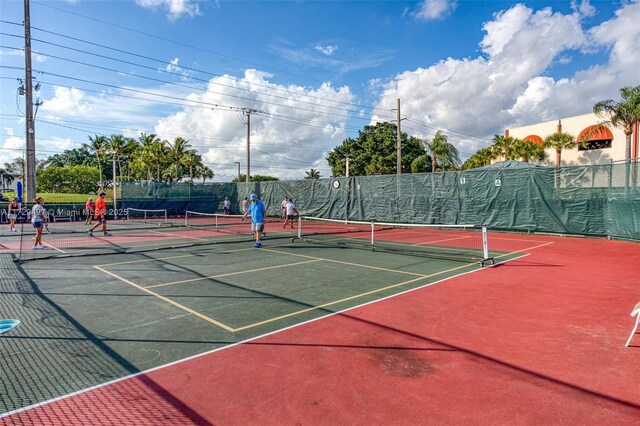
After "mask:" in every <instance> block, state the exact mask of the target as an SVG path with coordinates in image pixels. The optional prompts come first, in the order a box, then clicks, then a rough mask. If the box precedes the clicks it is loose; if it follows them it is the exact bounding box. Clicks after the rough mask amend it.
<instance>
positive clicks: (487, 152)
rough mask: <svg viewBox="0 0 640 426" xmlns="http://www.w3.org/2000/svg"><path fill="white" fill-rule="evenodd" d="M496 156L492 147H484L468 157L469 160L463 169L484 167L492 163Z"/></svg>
mask: <svg viewBox="0 0 640 426" xmlns="http://www.w3.org/2000/svg"><path fill="white" fill-rule="evenodd" d="M493 158H494V155H493V150H492V149H491V147H487V148H482V149H481V150H479V151H478V152H476V153H475V154H473V155H472V156H471V157H469V158H467V161H465V162H464V164H463V165H462V169H463V170H467V169H475V168H476V167H484V166H488V165H489V164H491V160H492V159H493Z"/></svg>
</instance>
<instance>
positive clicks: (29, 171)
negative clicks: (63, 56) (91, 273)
mask: <svg viewBox="0 0 640 426" xmlns="http://www.w3.org/2000/svg"><path fill="white" fill-rule="evenodd" d="M24 69H25V102H26V108H25V122H26V135H25V138H26V145H27V152H26V154H27V161H26V165H25V167H26V173H25V176H24V178H25V180H26V188H25V189H26V197H25V200H32V199H34V198H35V197H36V130H35V122H34V117H33V82H32V77H31V18H30V12H29V0H24ZM27 197H28V198H27Z"/></svg>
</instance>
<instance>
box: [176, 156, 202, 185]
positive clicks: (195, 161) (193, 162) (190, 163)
mask: <svg viewBox="0 0 640 426" xmlns="http://www.w3.org/2000/svg"><path fill="white" fill-rule="evenodd" d="M180 162H181V164H182V165H183V166H185V167H188V168H189V180H190V181H191V182H193V178H194V173H193V172H194V170H196V171H197V170H198V167H199V166H200V165H202V157H201V156H200V154H198V153H197V152H196V151H195V150H189V151H187V152H186V153H185V154H184V155H183V156H182V159H181V160H180Z"/></svg>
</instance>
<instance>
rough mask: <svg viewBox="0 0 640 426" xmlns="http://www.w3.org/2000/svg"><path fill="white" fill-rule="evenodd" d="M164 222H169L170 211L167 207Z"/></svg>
mask: <svg viewBox="0 0 640 426" xmlns="http://www.w3.org/2000/svg"><path fill="white" fill-rule="evenodd" d="M164 223H165V224H166V223H169V211H168V210H167V209H165V210H164Z"/></svg>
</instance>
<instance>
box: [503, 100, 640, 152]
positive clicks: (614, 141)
mask: <svg viewBox="0 0 640 426" xmlns="http://www.w3.org/2000/svg"><path fill="white" fill-rule="evenodd" d="M602 121H603V120H602V119H601V118H599V117H598V116H596V115H595V114H593V113H589V114H584V115H578V116H575V117H568V118H562V119H559V120H551V121H545V122H543V123H538V124H532V125H529V126H522V127H516V128H513V129H506V130H505V136H512V137H514V138H518V139H523V140H529V141H531V142H534V143H538V144H542V143H543V141H544V139H545V138H546V137H547V136H549V135H551V134H553V133H555V132H558V131H561V132H566V133H569V134H571V135H572V136H573V137H574V138H576V141H581V140H582V138H583V137H584V136H585V135H586V136H587V141H586V142H584V143H582V144H580V143H579V144H578V145H577V146H576V147H575V148H573V149H563V150H562V165H577V164H603V163H609V162H611V161H621V160H624V159H625V147H626V136H625V134H624V131H623V129H622V128H613V129H601V130H599V131H597V128H596V127H595V126H596V125H597V124H598V123H601V122H602ZM638 149H639V148H638V123H636V124H635V126H634V129H633V134H632V135H631V158H636V159H637V158H638V155H639V152H638ZM546 152H547V154H548V155H549V157H548V159H547V164H549V165H555V158H556V154H555V150H554V149H553V148H547V149H546Z"/></svg>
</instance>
